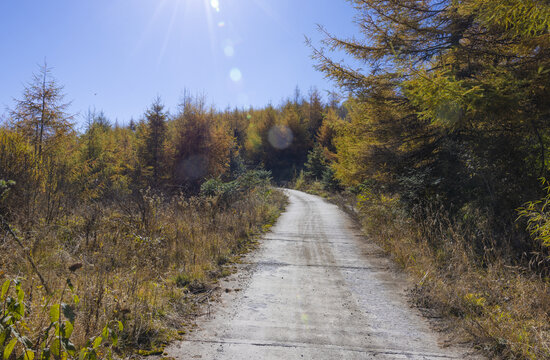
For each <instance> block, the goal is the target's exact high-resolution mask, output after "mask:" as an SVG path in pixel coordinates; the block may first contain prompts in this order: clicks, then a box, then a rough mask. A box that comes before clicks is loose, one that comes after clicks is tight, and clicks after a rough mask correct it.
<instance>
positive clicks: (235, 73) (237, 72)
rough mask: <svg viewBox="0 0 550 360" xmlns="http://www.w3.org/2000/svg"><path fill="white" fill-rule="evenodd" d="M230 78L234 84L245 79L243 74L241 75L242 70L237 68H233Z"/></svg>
mask: <svg viewBox="0 0 550 360" xmlns="http://www.w3.org/2000/svg"><path fill="white" fill-rule="evenodd" d="M229 77H230V78H231V80H233V81H234V82H239V81H241V80H242V78H243V74H242V73H241V70H239V69H237V68H233V69H231V71H230V72H229Z"/></svg>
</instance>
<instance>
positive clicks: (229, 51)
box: [223, 44, 235, 57]
mask: <svg viewBox="0 0 550 360" xmlns="http://www.w3.org/2000/svg"><path fill="white" fill-rule="evenodd" d="M223 53H224V54H225V56H227V57H233V55H235V48H234V47H233V45H229V44H228V45H225V47H224V48H223Z"/></svg>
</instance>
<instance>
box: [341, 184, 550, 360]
mask: <svg viewBox="0 0 550 360" xmlns="http://www.w3.org/2000/svg"><path fill="white" fill-rule="evenodd" d="M355 200H357V201H354V206H353V208H354V209H355V212H356V215H357V216H358V219H359V220H360V222H361V224H362V227H363V229H364V231H365V233H366V234H367V235H368V236H369V238H371V239H373V240H374V241H376V242H377V243H379V244H380V245H381V246H382V247H383V248H384V249H385V250H386V251H387V252H388V253H390V254H391V255H392V256H393V258H394V259H395V261H396V262H397V263H398V264H400V265H401V266H402V267H403V268H404V269H406V270H407V272H408V273H409V274H411V275H412V277H413V278H414V279H415V281H416V287H415V289H414V291H413V295H414V298H415V301H416V303H417V304H418V306H419V307H421V308H423V309H424V310H425V311H430V312H434V311H435V312H436V313H438V316H443V317H444V318H446V319H450V320H452V321H450V322H449V324H453V325H454V326H456V329H457V330H462V332H463V333H464V334H465V335H466V338H467V339H469V340H471V341H472V342H473V343H474V344H476V346H477V347H478V348H479V349H481V350H483V352H485V353H486V354H489V355H490V356H491V357H492V358H506V359H548V358H550V326H549V324H550V283H549V280H548V278H543V277H542V276H541V275H537V274H536V273H535V272H533V271H532V270H531V269H529V268H527V267H522V266H518V265H517V264H513V263H512V262H509V261H508V260H507V259H508V258H509V256H507V253H506V249H501V250H497V249H495V247H494V246H491V244H494V243H495V242H494V239H491V238H490V237H485V238H483V239H481V240H480V237H483V236H484V235H483V234H480V233H479V228H477V229H476V230H475V231H474V229H473V228H472V227H469V226H468V225H462V226H458V225H456V224H453V223H452V222H451V221H450V220H449V219H448V217H447V216H446V215H445V214H444V213H441V212H438V211H431V212H428V215H427V216H426V217H425V218H423V219H421V220H416V221H414V220H412V219H411V218H410V217H408V216H406V215H405V213H404V212H402V211H401V210H400V207H399V202H398V201H397V199H395V198H391V197H386V196H383V195H378V196H375V195H372V194H362V195H361V194H360V195H359V196H358V197H357V199H355ZM341 202H342V204H344V205H348V204H349V202H347V201H341ZM347 209H348V210H349V209H350V206H349V205H348V206H347ZM481 219H482V217H478V218H477V220H476V221H477V222H478V225H479V221H481ZM487 233H489V232H487ZM472 239H476V241H475V243H479V242H481V243H483V244H485V245H484V248H483V249H482V251H481V252H482V255H480V250H479V249H477V248H474V245H473V244H474V241H473V240H472ZM500 243H502V242H500Z"/></svg>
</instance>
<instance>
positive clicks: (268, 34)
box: [0, 0, 356, 123]
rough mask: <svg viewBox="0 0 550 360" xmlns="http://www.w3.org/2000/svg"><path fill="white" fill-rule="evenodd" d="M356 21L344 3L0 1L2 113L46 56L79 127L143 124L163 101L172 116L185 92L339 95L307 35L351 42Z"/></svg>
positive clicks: (241, 96)
mask: <svg viewBox="0 0 550 360" xmlns="http://www.w3.org/2000/svg"><path fill="white" fill-rule="evenodd" d="M353 16H354V11H353V8H352V7H351V5H350V4H349V3H348V2H347V1H345V0H93V1H92V0H78V1H75V0H48V1H39V0H5V1H1V2H0V34H1V35H0V38H1V42H0V44H1V45H0V46H1V48H2V56H0V79H1V83H2V86H1V87H0V107H1V110H0V113H4V112H5V109H6V107H9V106H12V105H13V98H20V97H21V93H22V90H23V87H24V86H25V83H27V82H28V81H29V80H30V79H31V77H32V73H33V72H36V71H37V70H38V64H41V63H43V62H44V59H46V61H47V63H48V65H49V66H51V67H52V68H53V75H54V77H55V78H56V79H57V81H58V82H59V84H61V85H63V86H64V87H65V88H64V91H65V93H66V94H67V98H66V99H67V100H68V101H72V104H71V107H70V111H71V112H72V113H75V114H80V116H78V117H77V120H80V122H82V121H81V118H82V115H83V114H84V113H86V111H87V109H88V108H95V109H97V110H103V111H105V114H106V115H107V117H108V118H109V119H111V120H112V121H115V120H118V121H119V122H120V123H127V122H128V121H129V119H130V118H134V119H139V118H140V117H141V116H142V114H143V113H144V111H145V110H146V108H147V107H148V106H149V105H150V104H151V102H152V101H153V99H154V98H155V97H156V96H157V95H158V96H160V97H161V98H162V100H163V102H164V103H165V104H166V106H167V108H168V109H170V110H172V111H174V110H175V109H176V105H177V103H178V100H179V99H180V98H181V95H182V93H183V91H184V89H187V90H188V91H190V92H191V93H194V94H195V93H202V94H205V95H206V96H207V102H208V103H210V104H215V105H216V107H217V108H219V109H224V108H226V107H248V106H254V107H261V106H264V105H266V104H268V103H270V102H271V103H273V104H278V103H279V102H280V101H281V100H282V99H283V98H286V97H290V96H291V95H292V94H293V92H294V89H295V87H296V86H298V87H300V89H301V90H302V92H303V93H307V91H308V90H309V88H310V87H312V86H315V87H317V88H319V90H321V91H325V90H333V89H334V84H332V83H331V82H329V81H328V80H326V79H324V76H323V74H321V73H319V72H317V71H316V70H315V69H314V68H313V65H314V63H313V60H311V58H310V56H311V50H310V49H309V48H308V47H307V46H306V45H305V41H304V37H305V36H307V37H310V38H312V40H313V41H314V43H317V44H318V43H319V40H320V39H321V37H322V36H321V34H319V32H318V31H317V24H322V25H323V26H325V27H326V28H327V29H328V30H329V31H330V32H332V33H335V34H337V35H340V36H344V37H347V36H350V35H352V34H353V33H354V32H355V31H356V27H355V25H354V24H353Z"/></svg>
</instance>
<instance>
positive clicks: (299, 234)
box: [167, 190, 477, 360]
mask: <svg viewBox="0 0 550 360" xmlns="http://www.w3.org/2000/svg"><path fill="white" fill-rule="evenodd" d="M284 191H285V193H286V194H287V195H288V197H289V205H288V207H287V210H286V211H285V212H284V213H283V214H282V215H281V217H280V218H279V220H278V222H277V224H276V225H275V226H274V227H273V229H272V231H271V232H270V233H269V234H267V235H266V236H264V238H263V240H262V241H261V245H260V248H259V249H258V250H257V251H254V252H253V253H252V254H250V255H249V256H248V257H247V260H246V262H247V263H248V264H249V265H248V266H245V268H248V271H246V269H245V270H244V272H240V273H239V275H238V276H237V278H233V279H231V280H230V281H228V282H227V283H226V284H225V286H230V287H231V286H232V287H234V288H235V287H241V286H242V288H243V289H242V291H239V292H231V293H229V294H224V295H223V296H222V297H221V301H220V304H217V305H216V310H215V311H214V313H213V316H212V317H211V318H210V319H205V320H204V321H203V322H202V323H201V324H200V326H199V330H197V331H196V332H195V333H193V334H191V335H189V336H188V338H187V339H186V340H185V341H182V342H178V343H177V344H174V345H173V346H172V347H170V348H168V349H167V351H168V354H169V356H172V357H174V358H177V359H193V358H195V359H197V358H200V359H220V360H222V359H371V358H372V359H465V358H471V359H473V358H477V357H474V356H473V355H470V354H468V353H467V352H466V350H465V349H462V348H453V347H446V348H444V347H442V346H441V344H440V343H439V341H438V336H437V334H435V333H434V332H433V331H431V330H430V328H429V326H428V323H427V322H426V320H425V319H423V318H422V317H421V315H420V314H419V313H418V312H417V311H416V310H414V309H411V308H410V307H409V306H408V305H407V302H406V299H405V295H404V291H405V288H406V286H407V281H406V279H405V277H404V276H403V274H401V273H400V272H399V271H397V270H396V268H395V266H394V265H393V264H392V263H391V261H390V260H388V258H387V257H386V256H385V255H384V254H383V252H382V251H381V249H380V248H379V247H378V246H376V245H374V244H372V243H370V242H369V241H368V240H367V239H365V238H364V237H362V236H361V234H360V233H359V231H358V230H356V229H355V228H354V226H353V223H352V221H351V220H350V219H349V218H348V216H347V215H346V214H345V213H344V212H342V211H341V210H340V209H338V207H337V206H335V205H332V204H329V203H327V202H326V201H325V200H323V199H321V198H319V197H317V196H313V195H309V194H305V193H302V192H299V191H295V190H284Z"/></svg>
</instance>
